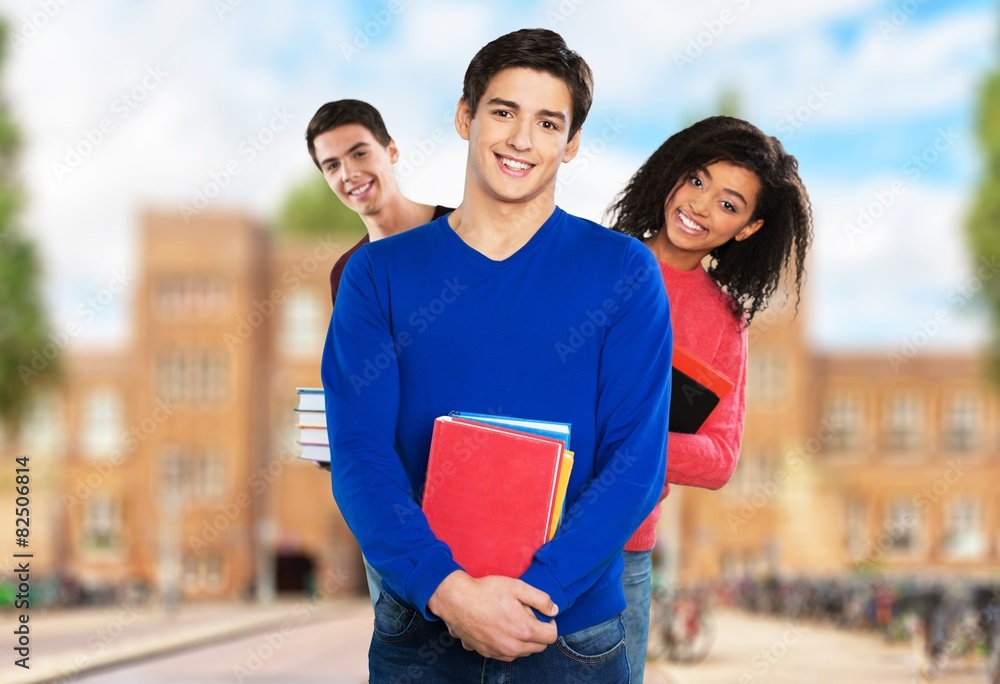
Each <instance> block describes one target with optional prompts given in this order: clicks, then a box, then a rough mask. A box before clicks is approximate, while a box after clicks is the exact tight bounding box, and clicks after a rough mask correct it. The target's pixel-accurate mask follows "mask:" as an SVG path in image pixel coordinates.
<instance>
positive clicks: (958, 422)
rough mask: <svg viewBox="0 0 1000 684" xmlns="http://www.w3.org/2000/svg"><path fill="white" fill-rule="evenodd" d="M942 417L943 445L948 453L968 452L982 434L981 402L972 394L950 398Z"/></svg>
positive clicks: (977, 443)
mask: <svg viewBox="0 0 1000 684" xmlns="http://www.w3.org/2000/svg"><path fill="white" fill-rule="evenodd" d="M946 406H947V408H946V409H945V417H944V426H945V427H944V444H945V447H946V448H947V449H948V450H950V451H970V450H972V449H975V448H976V447H977V446H979V445H980V443H981V440H982V434H983V402H982V400H981V399H980V398H979V397H978V396H976V395H975V394H973V393H972V392H961V393H958V394H955V395H954V396H952V397H951V400H950V401H949V402H948V403H947V405H946Z"/></svg>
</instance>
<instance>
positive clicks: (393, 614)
mask: <svg viewBox="0 0 1000 684" xmlns="http://www.w3.org/2000/svg"><path fill="white" fill-rule="evenodd" d="M368 675H369V682H370V684H418V683H419V684H438V683H439V682H456V683H464V682H481V683H482V684H500V683H501V682H512V681H513V682H540V683H541V682H544V683H545V684H554V683H557V682H564V683H565V684H577V683H579V682H594V683H595V684H628V681H629V664H628V657H627V655H626V651H625V626H624V625H623V624H622V621H621V617H620V616H617V617H614V618H612V619H610V620H607V621H606V622H602V623H599V624H597V625H594V626H593V627H587V628H586V629H581V630H580V631H578V632H573V633H571V634H564V635H563V636H561V637H559V638H558V639H557V640H556V642H555V643H554V644H551V645H549V647H548V648H546V649H545V650H544V651H542V652H541V653H535V654H532V655H530V656H525V657H523V658H517V659H516V660H514V661H513V662H510V663H505V662H503V661H500V660H494V659H492V658H484V657H483V656H481V655H479V654H478V653H476V652H475V651H466V650H465V648H463V647H462V643H461V642H460V641H458V640H457V639H455V638H454V637H453V636H451V634H449V633H448V627H447V626H446V625H445V624H444V622H443V621H441V620H435V621H433V622H432V621H428V620H425V619H424V616H423V615H422V614H421V613H420V612H419V611H417V610H414V609H413V608H409V607H407V606H404V605H402V604H401V603H400V602H398V601H396V600H395V599H394V598H393V597H392V596H391V595H389V594H388V593H387V592H384V591H383V592H382V594H381V596H379V600H378V603H377V604H376V605H375V632H374V634H373V635H372V643H371V648H370V649H369V650H368Z"/></svg>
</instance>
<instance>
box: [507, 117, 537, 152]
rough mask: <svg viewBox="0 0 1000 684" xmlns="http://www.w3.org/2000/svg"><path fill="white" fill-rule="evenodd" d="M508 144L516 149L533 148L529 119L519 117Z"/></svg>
mask: <svg viewBox="0 0 1000 684" xmlns="http://www.w3.org/2000/svg"><path fill="white" fill-rule="evenodd" d="M507 144H508V145H510V146H511V148H513V149H515V150H530V149H531V122H530V121H528V120H527V119H519V120H518V121H516V122H515V123H514V127H513V130H512V131H511V133H510V137H509V138H508V139H507Z"/></svg>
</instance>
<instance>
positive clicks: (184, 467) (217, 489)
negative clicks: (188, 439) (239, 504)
mask: <svg viewBox="0 0 1000 684" xmlns="http://www.w3.org/2000/svg"><path fill="white" fill-rule="evenodd" d="M160 463H161V473H162V477H163V480H162V481H163V487H164V489H165V491H167V492H169V493H173V494H176V495H178V496H180V497H182V498H183V499H184V500H186V501H192V502H197V501H204V500H208V499H217V498H219V497H221V496H223V495H224V494H225V492H226V462H225V458H224V456H223V454H222V452H221V451H220V450H219V449H216V448H214V447H205V446H198V447H182V446H178V445H169V446H166V447H164V448H163V450H162V452H161V456H160Z"/></svg>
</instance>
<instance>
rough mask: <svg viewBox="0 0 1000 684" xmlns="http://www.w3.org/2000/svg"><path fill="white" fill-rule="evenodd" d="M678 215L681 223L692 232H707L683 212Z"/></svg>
mask: <svg viewBox="0 0 1000 684" xmlns="http://www.w3.org/2000/svg"><path fill="white" fill-rule="evenodd" d="M677 215H678V216H679V217H680V219H681V223H683V224H684V225H685V226H687V227H688V228H690V229H691V230H700V231H704V230H705V229H704V228H702V227H701V226H699V225H698V224H697V223H695V222H694V221H692V220H691V219H689V218H688V217H687V215H686V214H685V213H684V212H683V211H679V212H677Z"/></svg>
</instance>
